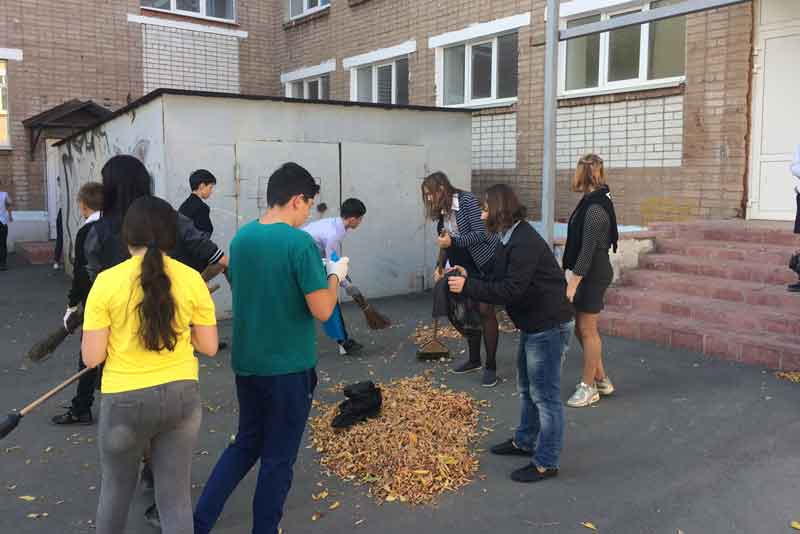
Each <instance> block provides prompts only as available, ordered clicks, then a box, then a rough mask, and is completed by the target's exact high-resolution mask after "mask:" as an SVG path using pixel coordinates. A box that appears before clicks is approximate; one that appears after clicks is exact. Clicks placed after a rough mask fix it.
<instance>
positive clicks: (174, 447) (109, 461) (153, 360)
mask: <svg viewBox="0 0 800 534" xmlns="http://www.w3.org/2000/svg"><path fill="white" fill-rule="evenodd" d="M176 225H177V212H176V211H175V210H174V209H173V208H172V206H170V205H169V203H168V202H166V201H164V200H162V199H160V198H157V197H152V196H145V197H141V198H139V199H137V200H136V201H134V202H133V203H132V204H131V206H130V208H128V211H127V214H126V215H125V220H124V223H123V227H122V237H123V240H124V242H125V243H127V245H128V249H129V250H130V253H131V258H130V259H128V260H126V261H124V262H122V263H121V264H119V265H117V266H115V267H112V268H110V269H107V270H105V271H103V272H102V273H100V274H99V275H98V277H97V280H96V281H95V283H94V285H93V286H92V289H91V291H90V293H89V298H88V300H87V302H86V310H85V313H84V320H83V341H82V344H81V350H82V352H83V361H84V363H85V364H86V365H87V366H88V367H96V366H97V365H100V364H101V363H105V366H104V369H103V381H102V386H101V393H102V404H101V408H100V424H99V429H98V442H99V445H100V460H101V466H102V486H101V491H100V502H99V505H98V509H97V524H96V526H97V534H118V533H120V532H124V530H125V523H126V521H127V515H128V508H129V506H130V502H131V499H132V497H133V493H134V491H135V489H136V484H137V480H138V475H139V461H140V460H141V458H142V453H143V451H144V450H145V448H146V447H148V446H150V447H151V458H152V460H151V461H152V466H153V473H154V478H155V481H156V487H155V490H156V493H155V495H156V504H157V505H158V509H159V511H160V513H161V524H162V531H163V532H164V533H165V534H173V533H189V532H192V530H193V526H192V507H191V496H190V485H191V479H190V476H191V473H190V471H191V461H192V449H193V447H194V444H195V442H196V439H197V433H198V431H199V428H200V419H201V414H202V412H201V407H200V397H199V393H198V387H197V380H198V364H197V358H195V356H194V351H195V350H197V351H198V352H202V353H205V354H208V355H209V356H213V355H214V354H216V352H217V326H216V318H215V313H214V302H213V301H212V300H211V295H210V294H209V292H208V288H207V287H206V285H205V283H204V282H203V279H202V278H201V277H200V275H199V274H198V273H197V271H195V270H194V269H192V268H190V267H187V266H185V265H183V264H182V263H180V262H178V261H175V260H173V259H171V258H169V257H168V256H167V255H166V251H168V250H171V249H172V248H173V247H174V246H175V239H176V238H175V236H176V233H177V232H176Z"/></svg>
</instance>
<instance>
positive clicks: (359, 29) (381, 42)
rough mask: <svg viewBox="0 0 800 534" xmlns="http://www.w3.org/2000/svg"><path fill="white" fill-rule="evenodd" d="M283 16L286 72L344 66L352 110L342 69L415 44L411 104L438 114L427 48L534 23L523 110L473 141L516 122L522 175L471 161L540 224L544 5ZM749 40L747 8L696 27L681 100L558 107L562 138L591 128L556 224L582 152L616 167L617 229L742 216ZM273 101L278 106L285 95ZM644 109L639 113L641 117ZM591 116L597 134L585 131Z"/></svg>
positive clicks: (374, 6) (463, 0) (672, 95)
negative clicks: (566, 125) (492, 24)
mask: <svg viewBox="0 0 800 534" xmlns="http://www.w3.org/2000/svg"><path fill="white" fill-rule="evenodd" d="M275 4H276V5H278V6H279V8H280V10H281V11H280V13H281V20H282V21H284V24H283V28H282V31H281V32H279V33H280V34H281V35H279V36H278V37H277V39H276V42H277V43H278V46H279V49H278V50H276V54H275V55H276V59H277V63H278V64H279V69H278V70H279V71H281V72H286V71H290V70H294V69H296V68H298V67H302V66H308V65H315V64H318V63H320V62H322V61H324V60H327V59H329V58H331V57H336V59H337V71H336V72H334V73H331V96H332V98H335V99H349V95H350V93H349V83H350V77H349V73H348V72H347V71H345V70H344V69H343V68H342V66H341V60H342V58H345V57H349V56H353V55H357V54H362V53H365V52H369V51H372V50H376V49H379V48H384V47H388V46H393V45H396V44H399V43H402V42H404V41H406V40H409V39H416V41H417V52H416V53H414V54H411V57H410V58H409V71H410V74H409V77H410V79H409V92H410V101H411V103H412V104H420V105H434V104H435V86H434V75H435V66H434V52H433V50H429V49H428V48H427V39H428V37H430V36H432V35H437V34H440V33H445V32H448V31H453V30H458V29H462V28H465V27H467V26H468V25H470V24H474V23H477V22H486V21H490V20H494V19H498V18H503V17H507V16H510V15H515V14H520V13H525V12H530V13H531V26H530V27H528V28H522V29H521V30H520V32H519V46H520V51H519V52H520V54H519V89H518V102H517V103H516V104H514V105H513V106H510V107H508V108H502V109H499V110H492V111H491V112H481V113H480V114H479V115H478V117H477V118H476V121H477V123H476V124H474V125H473V128H474V129H473V131H474V132H476V131H477V132H483V131H484V130H482V129H481V128H483V125H484V124H485V123H484V121H486V120H487V119H486V118H485V117H484V116H485V115H489V116H494V114H498V113H499V114H501V115H502V114H513V115H509V116H508V117H507V118H509V119H510V117H512V116H513V117H515V123H516V139H517V148H516V155H515V157H516V165H515V168H514V169H508V168H503V167H506V165H496V164H494V163H488V165H485V164H484V162H486V161H487V159H488V161H489V162H492V161H493V160H492V158H491V157H488V158H487V157H486V154H494V153H495V152H493V148H492V146H491V142H490V143H488V144H485V143H483V142H482V141H481V142H478V143H477V144H476V149H479V150H480V152H479V153H478V154H477V155H473V162H474V165H473V167H474V170H473V189H474V190H477V191H481V190H483V189H485V188H486V187H488V186H489V185H491V184H493V183H498V182H505V183H509V184H511V185H513V186H514V187H515V188H516V189H517V190H518V192H519V194H520V196H521V198H522V199H523V200H524V202H525V203H526V204H527V205H528V206H529V207H530V208H531V210H530V211H531V213H532V214H533V216H535V217H538V216H539V208H540V195H541V161H542V144H543V141H544V139H543V131H542V121H543V96H544V95H543V90H544V89H543V85H542V81H543V79H544V16H543V14H544V8H545V4H546V1H545V0H528V1H511V0H507V1H494V2H474V1H471V0H446V1H438V2H423V1H420V0H406V1H404V2H401V3H397V2H390V1H389V0H367V1H363V2H353V1H352V0H351V1H350V2H344V1H336V0H334V1H333V4H332V6H331V8H330V9H329V10H328V11H326V12H324V13H323V14H318V15H316V16H314V17H311V18H310V19H309V20H305V21H301V22H300V23H290V24H286V23H285V20H286V6H285V4H286V2H284V1H282V0H277V1H275ZM751 33H752V12H751V6H750V4H749V3H747V4H742V5H738V6H734V7H729V8H725V9H719V10H714V11H710V12H706V13H701V14H696V15H691V16H689V17H688V21H687V62H686V77H687V81H686V86H685V88H680V90H679V92H677V93H676V92H675V91H672V92H670V91H664V90H657V91H653V92H649V94H647V95H640V97H638V99H637V98H631V95H611V96H610V97H609V96H606V97H595V98H590V99H583V101H581V102H575V103H573V105H572V106H570V107H567V105H566V104H562V106H564V107H562V110H561V112H560V117H561V118H562V126H563V121H564V120H565V118H566V114H567V113H570V114H572V113H573V112H574V114H575V115H578V114H580V113H581V111H576V106H582V113H583V117H584V119H583V128H582V129H583V132H582V133H581V132H580V131H578V130H580V128H578V126H577V125H575V127H574V131H573V125H571V124H570V129H569V132H568V133H569V135H570V136H573V135H574V136H575V137H576V138H577V137H578V136H580V137H582V139H583V141H582V142H580V143H575V145H576V146H574V147H573V146H572V145H570V148H569V151H570V152H569V154H562V161H561V163H560V169H561V170H560V171H559V173H558V179H557V210H556V213H557V217H559V218H562V219H564V218H566V217H568V216H569V213H570V211H571V209H572V208H573V207H574V205H575V203H576V202H577V200H578V197H577V195H575V194H574V193H571V192H569V190H568V187H569V178H570V175H571V168H572V166H573V165H574V161H569V162H568V159H572V160H574V159H576V154H577V153H578V152H581V151H583V150H584V149H586V150H589V149H593V150H598V151H600V152H601V156H603V157H604V158H605V159H606V160H610V162H611V164H612V165H611V166H610V168H609V173H608V175H609V182H610V184H611V186H612V189H613V190H614V194H615V198H616V202H617V208H618V211H619V218H620V222H623V223H626V224H642V223H647V222H650V221H654V220H676V219H688V218H696V217H734V216H737V215H741V205H742V199H743V198H744V195H745V190H744V189H745V186H744V184H745V183H746V169H747V142H748V140H747V133H748V114H749V106H748V88H749V61H750V49H751ZM275 94H282V90H281V89H279V90H278V91H276V93H275ZM633 96H634V97H636V96H637V95H633ZM606 106H607V107H608V116H609V122H611V119H612V117H611V114H612V108H613V111H614V113H615V114H616V115H618V116H619V117H618V119H619V120H620V121H623V122H624V124H625V135H624V137H620V136H619V135H621V134H618V135H617V136H615V139H614V140H613V141H612V139H611V135H610V134H609V136H608V137H609V139H608V143H607V144H605V143H603V139H604V138H603V136H602V135H597V133H598V132H597V129H596V128H595V118H596V117H597V118H599V119H601V120H602V118H603V117H600V115H603V114H604V113H605V109H606ZM656 108H657V109H656ZM638 109H641V110H642V113H641V114H639V112H638V111H637V110H638ZM590 113H591V115H589V114H590ZM589 116H591V123H587V120H586V118H587V117H589ZM640 118H641V120H642V121H644V123H645V124H647V121H648V120H649V121H650V123H649V128H648V130H649V132H648V133H647V134H643V135H642V136H634V135H628V133H629V131H630V132H638V131H639V130H640V129H637V128H636V127H633V126H631V128H628V123H629V122H631V124H635V123H636V121H637V120H639V119H640ZM570 120H572V119H571V118H570ZM502 124H504V125H505V124H507V123H506V122H502ZM620 124H622V123H620ZM641 130H642V131H644V129H641ZM494 133H495V132H492V134H493V135H488V136H486V137H487V139H493V138H494V137H495V135H494ZM599 133H602V132H599ZM656 133H657V134H658V135H656ZM498 134H499V132H498ZM562 136H563V134H562ZM640 137H641V138H642V139H640ZM562 139H563V137H562ZM587 139H591V142H588V141H587ZM614 141H616V143H615V142H614ZM648 146H649V147H650V149H649V150H650V154H649V156H648V152H647V150H648V149H647V147H648ZM562 148H563V145H562ZM604 151H605V153H603V152H604ZM623 152H624V156H623V155H622V154H623ZM638 155H642V157H641V158H639V157H638ZM629 156H630V157H629ZM623 161H624V164H623ZM487 166H488V167H500V168H486V167H487Z"/></svg>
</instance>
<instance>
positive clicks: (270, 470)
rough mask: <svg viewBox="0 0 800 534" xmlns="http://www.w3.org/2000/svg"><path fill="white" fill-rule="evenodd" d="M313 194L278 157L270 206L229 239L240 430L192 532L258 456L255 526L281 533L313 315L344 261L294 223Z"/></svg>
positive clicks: (305, 400)
mask: <svg viewBox="0 0 800 534" xmlns="http://www.w3.org/2000/svg"><path fill="white" fill-rule="evenodd" d="M318 192H319V186H318V185H317V184H316V183H315V182H314V179H313V178H312V176H311V175H310V174H309V173H308V171H307V170H306V169H304V168H303V167H301V166H299V165H297V164H296V163H286V164H284V165H283V166H281V167H280V168H279V169H278V170H277V171H275V172H274V173H273V174H272V176H270V179H269V183H268V184H267V204H268V206H269V210H268V211H267V212H266V213H265V214H264V215H263V216H262V217H261V218H260V219H259V220H257V221H253V222H251V223H250V224H248V225H246V226H244V227H242V228H241V229H240V230H239V231H238V232H237V233H236V236H235V237H234V238H233V241H232V242H231V254H230V260H229V261H230V264H229V268H228V272H229V275H230V282H231V288H232V291H233V351H232V354H233V359H232V364H233V370H234V372H235V373H236V395H237V398H238V400H239V430H238V433H237V435H236V439H235V441H234V442H233V443H231V444H230V445H229V446H228V448H227V449H225V452H223V454H222V457H220V459H219V461H218V462H217V465H216V466H215V467H214V469H213V471H212V472H211V477H210V478H209V480H208V482H207V483H206V485H205V488H204V489H203V494H202V495H201V496H200V500H199V501H198V503H197V507H196V509H195V513H194V531H195V533H196V534H207V533H208V532H210V531H211V529H212V528H213V526H214V523H215V522H216V521H217V518H219V515H220V513H222V509H223V507H224V505H225V501H226V500H227V499H228V497H229V496H230V494H231V493H232V492H233V490H234V489H236V486H237V485H238V484H239V482H240V481H241V480H242V478H244V476H245V475H246V474H247V473H248V472H249V471H250V469H251V468H252V467H253V465H254V464H255V463H256V461H259V460H260V462H261V466H260V468H259V472H258V482H257V485H256V492H255V495H254V497H253V529H252V532H253V533H254V534H276V533H277V532H278V525H279V523H280V521H281V517H282V515H283V504H284V502H285V500H286V495H287V494H288V492H289V488H290V487H291V484H292V474H293V467H294V462H295V460H296V459H297V450H298V448H299V447H300V440H301V439H302V436H303V431H304V429H305V426H306V421H307V419H308V414H309V411H310V410H311V400H312V397H313V395H314V388H315V387H316V385H317V375H316V371H315V368H316V365H317V354H316V329H315V324H314V320H315V319H316V320H319V321H326V320H327V319H328V318H329V317H330V315H331V313H332V312H333V309H334V306H335V305H336V301H337V287H338V285H339V282H340V281H341V280H344V279H345V276H346V275H347V263H348V260H347V258H342V259H341V260H339V261H336V262H334V261H328V262H327V263H326V267H323V264H322V261H321V260H320V255H319V251H318V250H317V247H316V245H315V243H314V240H313V239H312V238H311V236H310V235H308V234H307V233H306V232H303V231H302V230H300V229H299V227H300V226H301V225H302V224H303V223H304V222H305V221H306V219H307V218H308V213H309V210H310V208H311V205H312V204H313V203H314V197H316V195H317V193H318ZM326 270H327V273H326Z"/></svg>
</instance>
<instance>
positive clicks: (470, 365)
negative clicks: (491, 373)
mask: <svg viewBox="0 0 800 534" xmlns="http://www.w3.org/2000/svg"><path fill="white" fill-rule="evenodd" d="M480 368H481V362H471V361H469V360H467V361H465V362H464V363H462V364H461V365H459V366H457V367H453V368H452V369H451V370H450V372H451V373H454V374H457V375H463V374H466V373H473V372H475V371H477V370H478V369H480Z"/></svg>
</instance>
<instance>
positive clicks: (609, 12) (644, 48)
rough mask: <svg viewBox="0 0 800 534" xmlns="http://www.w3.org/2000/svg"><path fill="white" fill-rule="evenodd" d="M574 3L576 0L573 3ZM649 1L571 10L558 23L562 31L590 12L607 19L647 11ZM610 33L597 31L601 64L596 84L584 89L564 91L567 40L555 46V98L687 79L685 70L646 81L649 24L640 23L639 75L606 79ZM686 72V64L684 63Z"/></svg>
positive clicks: (670, 84)
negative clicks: (570, 22) (568, 23)
mask: <svg viewBox="0 0 800 534" xmlns="http://www.w3.org/2000/svg"><path fill="white" fill-rule="evenodd" d="M573 3H576V2H573ZM650 3H651V2H649V1H648V2H640V3H633V4H631V3H630V2H627V3H624V4H625V5H624V7H619V6H617V7H616V9H606V10H604V11H600V10H598V9H593V10H591V11H580V12H574V11H575V10H569V11H567V13H570V14H571V16H569V17H563V18H562V19H561V20H560V21H559V26H560V28H561V29H562V30H564V29H566V28H567V22H568V21H570V20H574V19H581V18H585V17H591V16H593V15H600V20H601V21H605V20H609V18H611V17H613V16H616V15H621V14H625V13H633V12H636V11H649V10H650ZM617 4H623V2H612V1H608V2H607V5H617ZM609 44H610V35H609V32H603V33H601V34H600V65H599V69H600V70H599V74H598V80H597V87H588V88H585V89H573V90H571V91H567V88H566V86H567V43H566V42H563V41H562V42H561V43H559V49H558V97H559V98H575V97H581V96H594V95H605V94H613V93H624V92H630V91H641V90H645V89H659V88H664V87H676V86H678V85H680V84H682V83H684V82H685V81H686V73H685V72H684V74H683V75H681V76H672V77H667V78H657V79H655V80H648V79H647V76H648V70H649V61H650V23H647V24H642V25H641V32H640V41H639V77H638V78H632V79H630V80H619V81H616V82H609V81H608V67H609ZM684 71H685V66H684Z"/></svg>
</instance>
